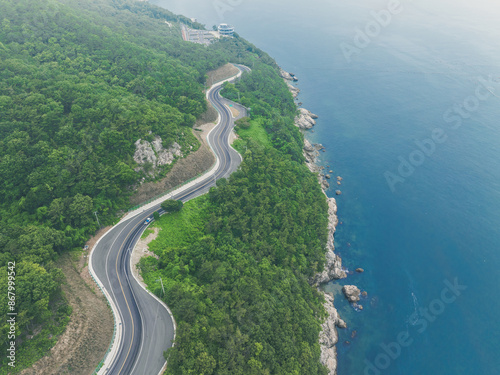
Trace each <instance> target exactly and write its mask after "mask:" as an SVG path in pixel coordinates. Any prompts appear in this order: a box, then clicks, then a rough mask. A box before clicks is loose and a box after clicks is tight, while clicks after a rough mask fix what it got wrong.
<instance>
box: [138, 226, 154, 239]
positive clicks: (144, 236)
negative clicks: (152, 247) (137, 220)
mask: <svg viewBox="0 0 500 375" xmlns="http://www.w3.org/2000/svg"><path fill="white" fill-rule="evenodd" d="M151 233H154V230H153V229H151V228H148V229H146V230H145V231H144V232H143V233H142V236H141V240H143V239H145V238H147V237H148V236H149V235H150V234H151Z"/></svg>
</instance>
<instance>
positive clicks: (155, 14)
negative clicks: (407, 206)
mask: <svg viewBox="0 0 500 375" xmlns="http://www.w3.org/2000/svg"><path fill="white" fill-rule="evenodd" d="M165 21H168V22H170V25H171V26H169V24H167V23H166V22H165ZM179 21H182V22H186V23H191V22H190V21H189V20H187V19H185V18H184V17H179V16H176V15H174V14H172V13H170V12H168V11H165V10H162V9H160V8H158V7H155V6H151V5H149V4H148V3H145V2H136V1H132V0H81V1H77V0H60V1H57V0H43V1H35V0H18V1H10V0H0V290H2V291H6V290H7V269H6V267H7V264H8V262H16V273H17V275H16V282H17V289H16V300H17V305H16V309H17V310H16V311H17V312H18V315H17V323H18V324H17V335H18V350H17V360H16V362H17V365H18V367H17V368H18V369H19V368H21V367H22V366H25V365H27V364H29V363H31V362H32V361H34V360H36V359H37V358H39V357H40V356H41V355H42V354H43V353H45V352H46V351H47V349H48V348H50V346H52V345H53V344H54V342H55V340H56V339H57V334H59V333H60V332H61V331H62V329H63V328H64V325H65V324H66V322H67V318H68V315H69V313H70V311H69V307H68V306H67V304H66V303H65V300H64V296H63V295H62V294H61V292H60V287H59V286H60V283H61V282H62V280H63V275H62V274H61V272H60V270H58V269H57V268H56V267H55V266H54V261H55V260H56V258H57V256H58V254H60V253H61V252H64V251H67V250H69V249H72V248H75V247H80V246H82V245H83V244H84V242H85V241H86V240H87V239H88V237H89V235H90V234H92V233H94V232H95V230H96V229H98V225H97V222H96V217H95V214H94V212H95V213H97V214H98V215H99V219H100V220H101V224H110V223H112V222H114V221H115V220H116V218H117V216H116V214H117V212H119V211H120V210H125V209H127V208H128V197H129V196H130V194H131V193H132V189H131V188H132V186H134V185H135V184H137V183H138V181H139V180H140V179H141V178H142V177H144V175H143V174H142V172H135V171H134V169H135V168H136V167H137V164H136V163H135V161H134V160H133V154H134V150H135V147H134V142H135V141H137V140H138V139H152V138H153V137H154V136H156V135H158V136H161V138H162V140H163V145H164V146H165V147H168V146H169V145H171V144H172V143H173V142H174V141H175V142H178V143H179V144H180V145H181V146H183V148H184V150H185V153H187V152H189V151H188V150H189V149H190V148H189V146H193V147H194V148H195V147H196V146H197V141H196V139H195V138H194V137H193V136H192V133H191V127H192V125H193V124H194V122H195V120H196V118H197V117H199V116H200V114H201V113H203V112H204V111H205V109H206V102H205V96H204V92H203V88H204V82H205V78H206V72H207V71H209V70H212V69H214V68H217V67H219V66H221V65H223V64H225V63H227V62H229V61H235V62H243V63H247V64H252V63H253V62H254V61H257V60H258V61H266V62H267V63H269V64H274V63H273V61H272V60H271V59H270V58H269V57H267V56H266V55H265V54H263V53H262V52H261V51H259V50H258V49H256V48H255V47H253V46H252V45H250V44H249V43H247V42H245V41H244V40H242V39H239V38H235V39H232V40H224V41H222V42H219V43H216V44H214V45H212V46H210V47H208V48H207V47H204V46H200V45H196V44H192V43H185V42H183V41H182V39H181V38H180V31H179V24H178V22H179ZM191 26H193V27H201V26H200V25H197V24H195V25H191ZM164 172H166V170H165V171H164ZM7 307H8V305H7V294H6V293H3V292H2V293H1V294H0V315H2V316H5V314H6V312H7ZM7 331H8V325H7V324H6V322H5V320H3V321H2V322H1V323H0V349H2V351H4V348H5V346H6V343H7ZM28 336H29V339H28ZM31 336H33V337H31ZM5 359H6V358H5V356H2V358H1V359H0V364H1V366H0V367H1V368H2V370H0V372H2V371H6V366H4V363H5V362H4V361H5ZM4 369H5V370H4Z"/></svg>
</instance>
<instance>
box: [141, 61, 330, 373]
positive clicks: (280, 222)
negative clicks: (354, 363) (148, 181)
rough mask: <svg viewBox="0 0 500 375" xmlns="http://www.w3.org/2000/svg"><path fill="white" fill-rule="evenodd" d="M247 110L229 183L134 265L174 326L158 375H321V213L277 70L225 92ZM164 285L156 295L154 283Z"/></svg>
mask: <svg viewBox="0 0 500 375" xmlns="http://www.w3.org/2000/svg"><path fill="white" fill-rule="evenodd" d="M238 94H239V97H240V101H241V103H243V104H245V105H246V106H248V107H251V118H244V119H242V120H239V121H238V126H237V132H238V134H239V139H238V140H237V142H236V145H235V146H236V148H237V149H238V150H239V152H240V153H241V154H242V155H243V156H244V161H243V163H242V164H241V167H240V169H239V170H238V171H236V172H235V173H233V174H232V175H231V176H230V177H229V178H228V179H227V180H225V179H222V180H219V181H217V187H216V188H212V189H211V190H210V192H209V194H208V195H206V196H203V197H200V198H197V199H195V200H192V201H189V202H187V203H186V204H185V205H184V207H183V208H182V210H181V211H180V212H177V213H170V214H166V215H164V216H162V217H161V218H160V220H159V221H158V222H157V223H156V224H155V225H156V226H159V227H160V228H161V231H160V234H159V236H158V238H157V239H156V240H155V241H153V242H152V243H151V245H150V249H151V250H153V251H154V252H155V253H156V255H157V256H158V259H156V258H154V257H148V258H144V259H143V260H142V261H141V269H142V273H143V275H144V276H145V280H146V282H147V283H148V285H149V287H150V288H151V289H152V290H153V291H154V292H155V293H156V294H157V295H158V296H161V297H162V298H164V300H165V302H166V303H167V304H168V305H169V306H170V308H171V309H172V312H173V314H174V316H175V318H176V321H177V337H176V343H175V346H174V347H173V348H172V349H169V350H168V351H167V352H166V353H165V356H166V358H167V359H168V368H167V373H168V374H204V375H209V374H220V375H238V374H241V375H247V374H250V375H251V374H297V375H299V374H326V373H327V370H326V368H325V367H323V366H322V365H321V364H320V362H319V356H320V347H319V344H318V335H319V332H320V322H321V319H322V318H323V317H324V310H323V307H322V298H323V297H322V296H321V295H320V294H319V293H318V292H317V290H315V289H314V288H312V287H311V286H310V285H309V283H308V280H309V279H310V277H311V276H312V275H313V274H314V272H316V271H318V270H319V269H321V268H322V266H323V262H324V252H325V242H326V236H327V220H328V218H327V207H326V199H325V196H324V194H323V193H322V192H321V189H320V187H319V184H318V182H317V178H316V176H314V175H313V174H312V173H311V172H310V171H309V170H308V169H307V167H306V166H305V164H304V159H303V156H302V147H303V138H302V134H301V133H300V131H299V130H298V128H297V127H295V126H294V124H293V122H294V121H293V119H294V116H295V115H296V107H295V105H294V103H293V99H292V96H291V94H290V93H289V92H288V90H287V87H286V84H285V83H284V82H283V80H282V79H281V78H280V77H279V76H278V72H277V69H276V67H275V66H273V65H267V64H263V63H261V62H259V63H256V64H255V65H254V67H253V70H252V73H251V74H246V75H244V76H243V77H242V79H241V80H240V81H239V82H237V83H236V84H226V85H225V88H224V90H223V95H225V96H226V97H228V98H231V99H233V100H237V98H238ZM160 277H161V278H162V280H163V284H164V286H165V294H163V292H162V287H161V285H160V283H159V282H158V281H157V280H159V278H160Z"/></svg>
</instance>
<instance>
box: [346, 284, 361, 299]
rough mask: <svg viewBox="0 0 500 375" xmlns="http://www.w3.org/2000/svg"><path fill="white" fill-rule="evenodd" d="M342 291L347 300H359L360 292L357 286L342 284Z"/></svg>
mask: <svg viewBox="0 0 500 375" xmlns="http://www.w3.org/2000/svg"><path fill="white" fill-rule="evenodd" d="M342 292H343V293H344V295H345V296H346V298H347V300H348V301H349V302H351V303H354V302H358V301H359V295H360V294H361V291H360V290H359V288H358V287H357V286H355V285H344V286H343V287H342Z"/></svg>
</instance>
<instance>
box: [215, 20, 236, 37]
mask: <svg viewBox="0 0 500 375" xmlns="http://www.w3.org/2000/svg"><path fill="white" fill-rule="evenodd" d="M218 29H219V34H220V35H221V36H233V34H234V27H233V26H230V25H228V24H227V23H221V24H220V25H219V27H218Z"/></svg>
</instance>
